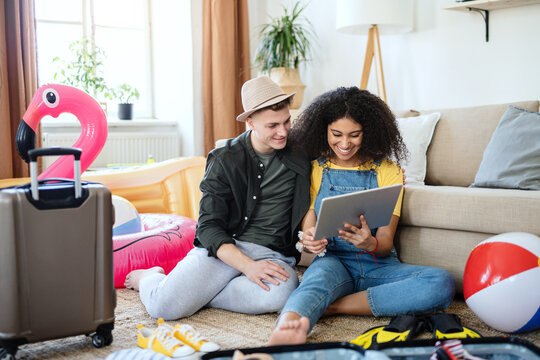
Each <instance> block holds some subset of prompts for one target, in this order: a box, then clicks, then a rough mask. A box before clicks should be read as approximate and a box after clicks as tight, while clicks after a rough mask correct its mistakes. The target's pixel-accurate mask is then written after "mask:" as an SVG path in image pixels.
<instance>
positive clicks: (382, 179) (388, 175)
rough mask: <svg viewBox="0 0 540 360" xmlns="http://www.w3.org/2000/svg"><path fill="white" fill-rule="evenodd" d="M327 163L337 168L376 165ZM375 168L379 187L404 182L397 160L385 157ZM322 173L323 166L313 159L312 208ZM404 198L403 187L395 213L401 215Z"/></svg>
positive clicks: (361, 168)
mask: <svg viewBox="0 0 540 360" xmlns="http://www.w3.org/2000/svg"><path fill="white" fill-rule="evenodd" d="M327 164H328V168H330V169H337V170H370V169H371V168H372V167H373V166H374V165H373V162H370V163H368V164H365V165H363V166H361V167H357V166H356V167H352V168H351V167H343V166H339V165H336V164H333V163H331V162H327ZM375 170H376V171H377V182H378V184H379V187H383V186H390V185H395V184H403V173H402V172H401V168H400V167H399V166H398V165H397V164H396V163H395V162H393V161H390V160H387V159H384V160H383V161H382V162H381V165H380V166H379V167H376V168H375ZM322 173H323V167H322V166H320V165H319V162H318V161H317V160H313V161H312V162H311V189H310V193H311V205H310V209H314V208H315V199H316V198H317V194H318V193H319V188H320V187H321V181H322ZM402 200H403V189H401V193H400V194H399V198H398V201H397V203H396V207H395V208H394V212H393V214H394V215H396V216H400V215H401V202H402Z"/></svg>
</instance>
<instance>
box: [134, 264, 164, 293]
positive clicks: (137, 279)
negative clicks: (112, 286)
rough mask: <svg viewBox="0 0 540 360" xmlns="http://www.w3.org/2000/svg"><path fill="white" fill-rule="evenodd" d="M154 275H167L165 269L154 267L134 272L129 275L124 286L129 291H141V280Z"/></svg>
mask: <svg viewBox="0 0 540 360" xmlns="http://www.w3.org/2000/svg"><path fill="white" fill-rule="evenodd" d="M152 273H158V274H165V270H163V268H161V267H159V266H154V267H153V268H150V269H141V270H133V271H132V272H130V273H129V274H127V276H126V281H125V282H124V286H125V287H126V288H127V289H133V290H137V291H139V282H140V281H141V279H142V278H143V277H145V276H146V275H150V274H152Z"/></svg>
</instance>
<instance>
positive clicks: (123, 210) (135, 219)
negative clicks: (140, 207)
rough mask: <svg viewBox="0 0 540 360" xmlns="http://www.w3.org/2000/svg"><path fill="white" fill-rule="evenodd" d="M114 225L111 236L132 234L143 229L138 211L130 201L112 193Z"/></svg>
mask: <svg viewBox="0 0 540 360" xmlns="http://www.w3.org/2000/svg"><path fill="white" fill-rule="evenodd" d="M112 203H113V206H114V225H113V236H118V235H126V234H133V233H137V232H140V231H143V230H144V227H143V224H142V222H141V217H140V216H139V212H138V211H137V209H136V208H135V206H133V204H132V203H131V202H129V201H128V200H126V199H124V198H123V197H121V196H117V195H113V196H112Z"/></svg>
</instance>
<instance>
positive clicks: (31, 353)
mask: <svg viewBox="0 0 540 360" xmlns="http://www.w3.org/2000/svg"><path fill="white" fill-rule="evenodd" d="M117 299H118V302H117V307H116V321H115V329H114V330H113V336H114V341H113V343H112V345H111V346H107V347H104V348H101V349H95V348H94V347H93V346H92V343H91V339H90V338H89V337H85V336H82V335H81V336H74V337H70V338H65V339H59V340H52V341H46V342H41V343H36V344H27V345H23V346H21V347H20V348H19V352H18V353H17V358H18V359H103V358H105V357H107V355H109V354H111V353H113V352H115V351H119V350H122V349H127V348H135V347H137V324H143V325H145V326H148V327H155V324H156V321H155V319H152V318H150V317H149V316H148V315H147V314H146V311H145V310H144V307H143V305H142V304H141V302H140V300H139V296H138V293H137V292H135V291H133V290H126V289H119V290H117ZM447 312H450V313H454V314H457V315H459V316H460V318H461V319H462V322H463V323H464V324H465V325H466V326H468V327H471V328H473V329H476V330H478V331H479V332H480V333H482V334H483V335H484V336H504V335H508V334H504V333H501V332H498V331H495V330H493V329H491V328H489V327H488V326H487V325H485V324H484V323H483V322H482V321H481V320H480V319H479V318H478V317H476V316H475V315H474V314H473V313H472V312H471V310H469V308H468V307H467V305H466V304H465V303H464V302H463V300H456V301H454V303H453V304H452V305H451V306H450V307H449V308H448V309H447ZM276 318H277V315H276V314H267V315H242V314H238V313H233V312H229V311H224V310H218V309H203V310H201V311H199V312H198V313H197V314H195V315H194V316H191V317H189V318H185V319H181V320H180V321H178V322H182V323H187V324H190V325H191V326H193V327H194V328H195V329H196V330H197V331H199V332H200V333H201V334H203V335H204V336H206V337H208V338H210V339H211V340H213V341H215V342H217V343H219V344H220V345H221V346H222V348H223V349H233V348H246V347H258V346H264V345H265V344H266V341H267V340H268V337H269V336H270V333H271V331H272V329H273V327H274V322H275V320H276ZM389 320H390V318H384V317H383V318H377V319H375V318H373V317H367V316H331V317H327V318H323V319H321V320H320V321H319V323H318V324H317V325H316V326H315V327H314V329H313V331H312V333H311V334H310V336H309V339H308V342H310V343H317V342H334V341H350V340H352V339H354V338H355V337H357V336H358V335H360V334H361V333H362V332H364V331H365V330H367V329H369V328H371V327H374V326H379V325H383V324H387V323H388V322H389ZM169 323H170V324H171V325H173V324H175V323H176V322H169ZM517 337H519V338H522V339H525V340H528V341H530V342H532V343H534V344H535V345H536V346H539V347H540V330H536V331H533V332H529V333H525V334H521V335H517ZM419 338H420V339H422V338H430V334H428V333H424V334H422V335H421V336H419Z"/></svg>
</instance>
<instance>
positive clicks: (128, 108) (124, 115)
mask: <svg viewBox="0 0 540 360" xmlns="http://www.w3.org/2000/svg"><path fill="white" fill-rule="evenodd" d="M118 118H119V119H120V120H132V119H133V104H118Z"/></svg>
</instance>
